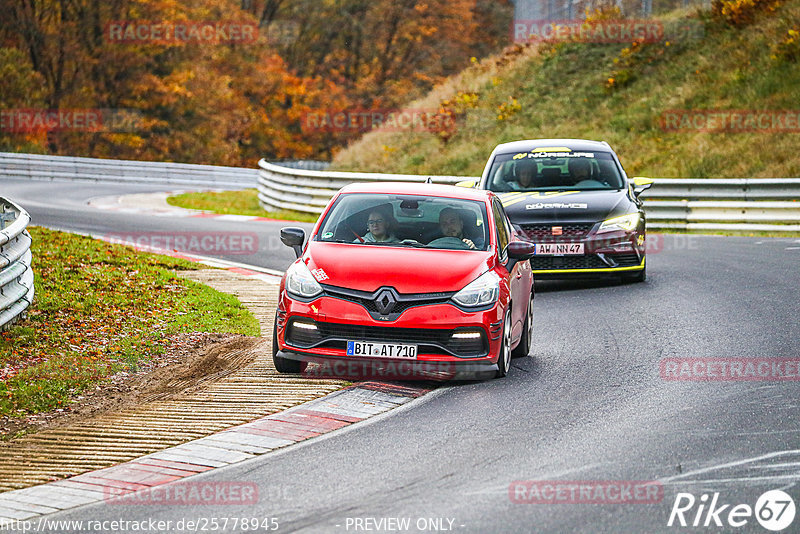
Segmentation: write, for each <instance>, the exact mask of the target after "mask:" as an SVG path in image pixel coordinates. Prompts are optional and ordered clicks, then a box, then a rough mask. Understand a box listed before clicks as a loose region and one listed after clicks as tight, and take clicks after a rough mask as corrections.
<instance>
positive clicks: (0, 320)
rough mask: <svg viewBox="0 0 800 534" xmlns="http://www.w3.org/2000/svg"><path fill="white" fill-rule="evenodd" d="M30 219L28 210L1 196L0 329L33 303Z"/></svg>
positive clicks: (23, 312) (22, 313)
mask: <svg viewBox="0 0 800 534" xmlns="http://www.w3.org/2000/svg"><path fill="white" fill-rule="evenodd" d="M30 221H31V218H30V216H29V215H28V212H26V211H25V210H24V209H22V208H21V207H20V206H18V205H17V204H15V203H13V202H12V201H10V200H7V199H4V198H0V330H4V329H5V328H6V327H7V326H8V325H9V324H11V323H13V322H14V321H16V320H17V319H19V318H20V317H23V316H24V314H25V311H26V310H27V309H28V307H29V306H30V305H31V304H32V303H33V294H34V288H33V269H31V259H32V256H31V236H30V234H29V233H28V231H27V230H26V228H27V227H28V223H30Z"/></svg>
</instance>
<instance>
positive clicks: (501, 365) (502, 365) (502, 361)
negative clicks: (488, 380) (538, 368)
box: [495, 308, 511, 378]
mask: <svg viewBox="0 0 800 534" xmlns="http://www.w3.org/2000/svg"><path fill="white" fill-rule="evenodd" d="M510 368H511V309H510V308H509V309H508V310H506V318H505V320H504V321H503V337H502V338H501V345H500V354H499V355H498V357H497V374H496V375H495V376H496V377H497V378H503V377H504V376H506V375H507V374H508V370H509V369H510Z"/></svg>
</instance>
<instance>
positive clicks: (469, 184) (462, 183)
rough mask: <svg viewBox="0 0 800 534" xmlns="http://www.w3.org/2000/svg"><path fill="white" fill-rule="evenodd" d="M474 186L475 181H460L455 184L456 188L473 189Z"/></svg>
mask: <svg viewBox="0 0 800 534" xmlns="http://www.w3.org/2000/svg"><path fill="white" fill-rule="evenodd" d="M476 185H477V182H475V180H462V181H460V182H458V183H456V187H469V188H472V187H475V186H476Z"/></svg>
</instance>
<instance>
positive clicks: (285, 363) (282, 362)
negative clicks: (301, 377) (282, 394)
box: [272, 312, 307, 374]
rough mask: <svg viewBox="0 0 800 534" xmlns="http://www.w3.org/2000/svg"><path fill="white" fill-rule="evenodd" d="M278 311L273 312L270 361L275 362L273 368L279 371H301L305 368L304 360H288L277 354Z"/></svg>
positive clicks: (294, 372)
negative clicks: (273, 322) (273, 321)
mask: <svg viewBox="0 0 800 534" xmlns="http://www.w3.org/2000/svg"><path fill="white" fill-rule="evenodd" d="M279 350H280V348H279V347H278V313H277V312H275V324H274V325H273V326H272V363H273V364H275V369H277V370H278V372H279V373H291V374H297V373H302V372H303V371H305V369H306V365H307V364H306V363H305V362H298V361H297V360H289V359H288V358H281V357H280V356H278V351H279Z"/></svg>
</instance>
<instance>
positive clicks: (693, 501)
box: [667, 490, 796, 532]
mask: <svg viewBox="0 0 800 534" xmlns="http://www.w3.org/2000/svg"><path fill="white" fill-rule="evenodd" d="M795 512H796V509H795V504H794V500H793V499H792V498H791V497H790V496H789V494H788V493H786V492H784V491H781V490H770V491H767V492H766V493H764V494H763V495H761V496H760V497H759V498H758V500H757V501H756V505H755V507H751V506H750V505H749V504H737V505H732V504H730V503H722V502H720V498H719V493H714V494H713V495H712V496H710V497H709V495H708V494H707V493H704V494H703V495H701V496H700V498H699V499H697V498H696V497H695V496H694V495H692V494H691V493H678V495H676V496H675V502H674V503H673V504H672V511H671V512H670V514H669V521H667V526H668V527H671V526H673V525H674V526H681V527H689V526H691V527H733V528H739V527H743V526H745V525H747V524H748V523H750V522H751V520H752V518H753V516H755V518H756V520H757V521H758V523H759V524H761V526H762V527H764V528H765V529H767V530H771V531H773V532H779V531H781V530H784V529H785V528H787V527H788V526H789V525H791V524H792V521H794V516H795Z"/></svg>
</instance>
